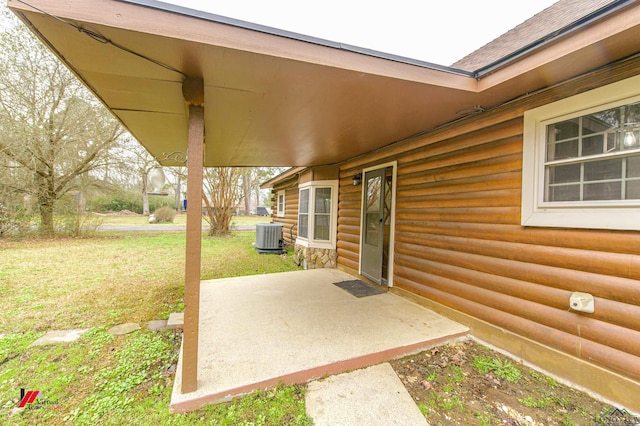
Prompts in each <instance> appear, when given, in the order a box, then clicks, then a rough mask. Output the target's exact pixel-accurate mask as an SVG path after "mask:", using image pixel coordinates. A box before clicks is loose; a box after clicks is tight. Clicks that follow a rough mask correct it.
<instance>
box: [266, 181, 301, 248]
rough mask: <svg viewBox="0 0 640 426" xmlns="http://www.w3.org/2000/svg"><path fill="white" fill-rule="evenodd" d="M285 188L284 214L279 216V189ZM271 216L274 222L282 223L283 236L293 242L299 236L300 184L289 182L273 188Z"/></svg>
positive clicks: (288, 241) (290, 242) (287, 240)
mask: <svg viewBox="0 0 640 426" xmlns="http://www.w3.org/2000/svg"><path fill="white" fill-rule="evenodd" d="M282 189H284V190H285V193H284V216H283V217H277V214H278V191H280V190H282ZM271 205H272V206H273V207H272V209H271V217H272V220H273V223H281V224H282V236H283V237H284V240H285V241H286V242H287V243H289V244H293V243H295V241H296V238H297V237H298V226H297V223H298V186H297V185H295V184H293V186H292V184H291V183H290V182H287V183H286V184H285V185H280V186H277V187H274V188H273V197H272V198H271Z"/></svg>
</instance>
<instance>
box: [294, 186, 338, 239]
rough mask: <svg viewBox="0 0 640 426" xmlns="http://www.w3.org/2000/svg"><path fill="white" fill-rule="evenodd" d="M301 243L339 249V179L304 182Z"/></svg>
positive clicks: (299, 236) (299, 206)
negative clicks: (337, 245)
mask: <svg viewBox="0 0 640 426" xmlns="http://www.w3.org/2000/svg"><path fill="white" fill-rule="evenodd" d="M299 194H300V196H299V204H298V240H297V243H298V244H302V245H304V246H307V247H317V248H332V249H333V248H335V246H336V226H337V207H338V203H337V196H338V182H337V181H314V182H308V183H305V184H302V185H300V193H299Z"/></svg>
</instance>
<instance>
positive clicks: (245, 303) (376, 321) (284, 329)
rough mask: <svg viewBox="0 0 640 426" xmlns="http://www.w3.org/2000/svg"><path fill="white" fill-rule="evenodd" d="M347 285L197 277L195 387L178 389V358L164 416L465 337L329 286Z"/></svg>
mask: <svg viewBox="0 0 640 426" xmlns="http://www.w3.org/2000/svg"><path fill="white" fill-rule="evenodd" d="M353 279H354V277H353V276H351V275H349V274H346V273H344V272H341V271H338V270H335V269H317V270H309V271H296V272H286V273H280V274H269V275H257V276H248V277H236V278H229V279H221V280H214V281H203V282H202V286H201V299H200V335H199V354H198V390H197V391H195V392H191V393H187V394H182V393H181V392H180V384H181V363H182V356H181V357H180V360H179V362H178V368H177V375H176V378H175V383H174V389H173V394H172V399H171V409H172V411H174V412H183V411H189V410H194V409H197V408H199V407H202V406H204V405H206V404H208V403H215V402H222V401H226V400H230V399H232V398H234V397H237V396H240V395H243V394H246V393H249V392H251V391H253V390H255V389H259V388H266V387H270V386H275V385H277V384H278V382H279V381H282V382H284V383H286V384H291V383H305V382H308V381H310V380H313V379H317V378H320V377H326V376H329V375H335V374H340V373H343V372H346V371H351V370H357V369H360V368H363V367H368V366H372V365H376V364H379V363H381V362H384V361H388V360H390V359H393V358H397V357H400V356H403V355H408V354H410V353H414V352H418V351H420V350H423V349H426V348H428V347H431V346H434V345H436V344H439V343H442V342H444V341H448V340H451V339H454V338H457V337H460V336H464V335H466V334H467V333H468V329H467V328H466V327H464V326H462V325H460V324H457V323H455V322H453V321H450V320H448V319H446V318H444V317H442V316H440V315H437V314H435V313H434V312H432V311H430V310H428V309H425V308H423V307H421V306H419V305H417V304H414V303H412V302H410V301H408V300H406V299H404V298H402V297H400V296H397V295H394V294H391V293H384V294H381V295H375V296H368V297H362V298H356V297H354V296H353V295H351V294H349V293H348V292H346V291H345V290H343V289H341V288H338V287H337V286H336V285H334V283H337V282H342V281H348V280H353Z"/></svg>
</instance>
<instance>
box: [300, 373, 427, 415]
mask: <svg viewBox="0 0 640 426" xmlns="http://www.w3.org/2000/svg"><path fill="white" fill-rule="evenodd" d="M305 399H306V401H305V402H306V406H307V415H308V416H309V417H311V418H312V419H313V424H314V425H315V426H353V425H367V426H394V425H397V426H428V425H429V423H428V422H427V420H426V419H425V418H424V416H423V415H422V413H421V412H420V410H419V409H418V407H417V405H416V404H415V402H414V401H413V399H412V398H411V395H409V392H407V389H406V388H405V387H404V385H403V384H402V381H400V378H398V376H397V375H396V372H395V371H394V370H393V367H391V365H390V364H389V363H386V362H385V363H383V364H379V365H375V366H373V367H368V368H365V369H362V370H356V371H353V372H351V373H343V374H339V375H337V376H331V377H327V378H326V379H324V380H318V381H315V382H311V383H309V386H308V388H307V394H306V398H305Z"/></svg>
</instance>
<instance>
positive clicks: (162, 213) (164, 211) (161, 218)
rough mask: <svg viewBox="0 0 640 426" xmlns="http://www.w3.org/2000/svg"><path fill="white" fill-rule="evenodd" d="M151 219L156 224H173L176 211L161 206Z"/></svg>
mask: <svg viewBox="0 0 640 426" xmlns="http://www.w3.org/2000/svg"><path fill="white" fill-rule="evenodd" d="M153 217H154V218H155V219H156V220H155V221H156V222H157V223H163V222H171V223H173V219H174V218H175V217H176V211H175V210H174V209H172V208H171V207H169V206H162V207H160V208H159V209H157V210H156V211H154V212H153Z"/></svg>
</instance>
